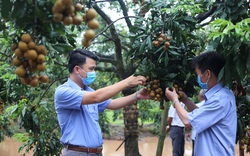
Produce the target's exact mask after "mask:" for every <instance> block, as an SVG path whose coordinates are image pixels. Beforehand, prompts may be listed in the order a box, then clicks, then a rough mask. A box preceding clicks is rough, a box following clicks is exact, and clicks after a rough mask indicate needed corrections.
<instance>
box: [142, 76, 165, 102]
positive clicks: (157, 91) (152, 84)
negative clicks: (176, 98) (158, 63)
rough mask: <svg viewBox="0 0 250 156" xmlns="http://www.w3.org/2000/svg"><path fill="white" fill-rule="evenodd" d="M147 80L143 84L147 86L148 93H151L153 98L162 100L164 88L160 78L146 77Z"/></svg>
mask: <svg viewBox="0 0 250 156" xmlns="http://www.w3.org/2000/svg"><path fill="white" fill-rule="evenodd" d="M146 78H147V81H146V83H145V84H143V85H144V86H145V87H146V90H147V93H148V94H149V95H150V99H151V100H155V101H162V100H163V99H164V96H165V95H164V94H163V90H162V88H161V84H160V80H158V79H152V80H150V78H149V77H146Z"/></svg>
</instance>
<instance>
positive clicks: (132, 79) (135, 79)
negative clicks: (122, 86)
mask: <svg viewBox="0 0 250 156" xmlns="http://www.w3.org/2000/svg"><path fill="white" fill-rule="evenodd" d="M124 81H125V82H126V83H127V84H128V87H136V86H138V85H142V84H143V83H144V82H146V78H145V77H144V76H141V75H139V76H134V75H132V76H129V77H128V78H126V79H124Z"/></svg>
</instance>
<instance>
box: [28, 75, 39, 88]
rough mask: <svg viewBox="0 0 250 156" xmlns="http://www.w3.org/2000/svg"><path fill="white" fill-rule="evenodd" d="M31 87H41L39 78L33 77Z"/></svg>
mask: <svg viewBox="0 0 250 156" xmlns="http://www.w3.org/2000/svg"><path fill="white" fill-rule="evenodd" d="M29 85H30V86H31V87H36V86H38V85H39V82H38V78H36V77H33V78H32V79H31V81H30V83H29Z"/></svg>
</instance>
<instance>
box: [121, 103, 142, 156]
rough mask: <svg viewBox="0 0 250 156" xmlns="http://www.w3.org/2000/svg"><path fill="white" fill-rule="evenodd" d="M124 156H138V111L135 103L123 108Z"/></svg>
mask: <svg viewBox="0 0 250 156" xmlns="http://www.w3.org/2000/svg"><path fill="white" fill-rule="evenodd" d="M123 116H124V124H125V128H124V136H125V150H124V152H125V156H140V153H139V148H138V147H139V146H138V135H139V132H138V109H137V105H136V102H135V103H133V104H131V105H129V106H127V107H125V108H124V112H123Z"/></svg>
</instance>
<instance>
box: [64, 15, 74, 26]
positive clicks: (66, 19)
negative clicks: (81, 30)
mask: <svg viewBox="0 0 250 156" xmlns="http://www.w3.org/2000/svg"><path fill="white" fill-rule="evenodd" d="M72 23H73V18H72V17H71V16H66V17H64V19H63V24H64V25H70V24H72Z"/></svg>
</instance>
